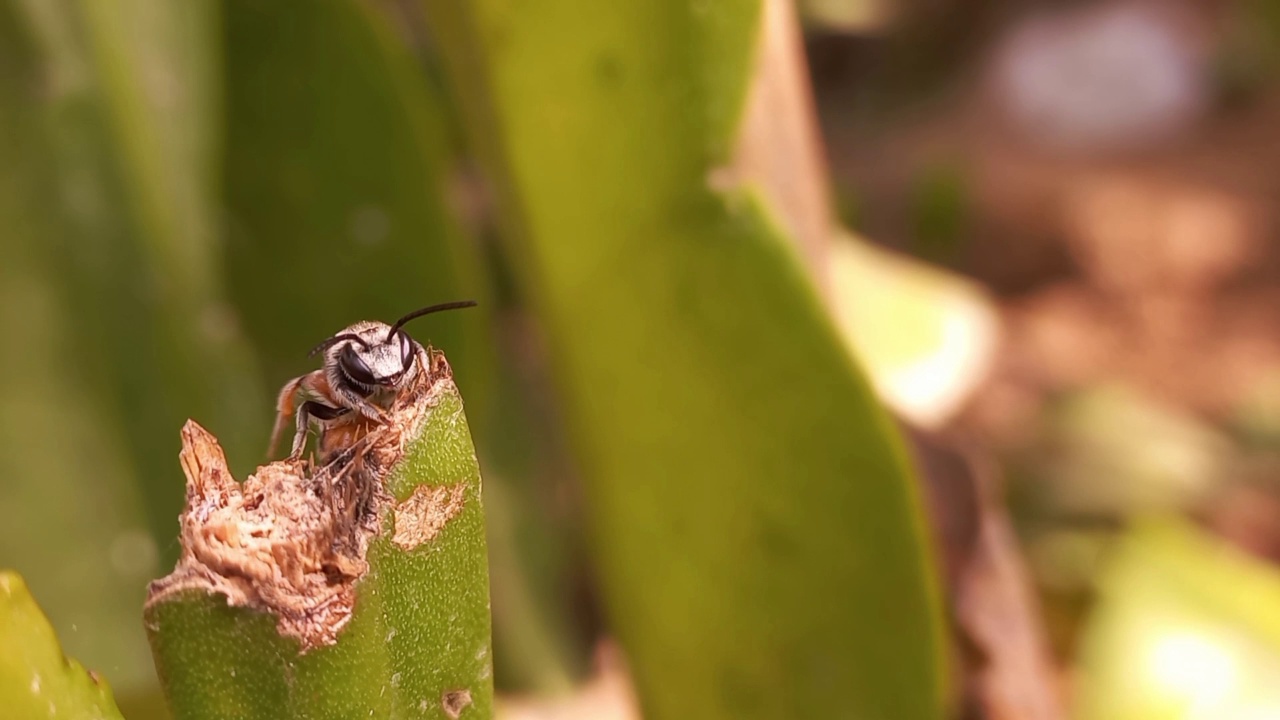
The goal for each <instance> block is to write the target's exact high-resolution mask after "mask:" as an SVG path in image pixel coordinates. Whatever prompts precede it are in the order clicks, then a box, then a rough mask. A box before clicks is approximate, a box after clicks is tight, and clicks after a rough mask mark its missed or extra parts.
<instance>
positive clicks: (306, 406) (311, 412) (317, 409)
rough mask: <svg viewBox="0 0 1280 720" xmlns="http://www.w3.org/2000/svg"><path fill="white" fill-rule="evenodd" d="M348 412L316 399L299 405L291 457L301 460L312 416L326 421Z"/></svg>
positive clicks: (291, 458)
mask: <svg viewBox="0 0 1280 720" xmlns="http://www.w3.org/2000/svg"><path fill="white" fill-rule="evenodd" d="M347 412H348V411H347V409H346V408H335V407H330V406H328V405H325V404H324V403H320V402H316V401H315V400H308V401H306V402H304V403H302V404H301V405H299V406H298V414H297V430H296V431H295V433H294V435H293V452H291V453H289V459H290V460H300V459H301V458H302V450H303V448H305V447H306V445H307V432H308V431H309V430H310V429H311V420H312V418H314V419H316V420H319V421H321V422H325V421H328V420H332V419H334V418H336V417H338V416H340V415H345V414H346V413H347Z"/></svg>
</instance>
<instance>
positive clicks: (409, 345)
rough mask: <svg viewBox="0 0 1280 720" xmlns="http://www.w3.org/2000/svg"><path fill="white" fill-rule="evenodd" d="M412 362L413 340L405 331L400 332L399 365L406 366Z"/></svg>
mask: <svg viewBox="0 0 1280 720" xmlns="http://www.w3.org/2000/svg"><path fill="white" fill-rule="evenodd" d="M411 362H413V340H412V339H411V338H410V337H409V336H408V335H406V334H405V333H403V332H402V333H400V367H402V368H406V369H407V368H408V367H409V363H411Z"/></svg>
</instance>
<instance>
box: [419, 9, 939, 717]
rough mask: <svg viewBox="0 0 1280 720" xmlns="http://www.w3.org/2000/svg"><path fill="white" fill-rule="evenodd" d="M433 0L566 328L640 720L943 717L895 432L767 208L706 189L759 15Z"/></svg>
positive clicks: (539, 306) (560, 345) (925, 569)
mask: <svg viewBox="0 0 1280 720" xmlns="http://www.w3.org/2000/svg"><path fill="white" fill-rule="evenodd" d="M427 7H428V9H429V11H430V12H431V20H432V23H433V25H434V27H435V29H436V31H437V32H436V37H437V38H438V40H439V42H440V43H441V45H442V46H444V48H445V50H446V56H447V57H448V59H449V61H450V68H451V71H452V78H453V86H454V87H455V89H456V92H457V93H458V95H459V97H460V98H461V99H462V104H463V105H464V106H465V107H466V108H467V109H468V111H469V112H470V113H471V117H470V126H471V128H472V131H473V133H474V135H475V139H476V141H477V145H478V147H479V148H480V150H481V152H482V153H483V154H484V156H485V158H486V161H487V165H488V168H489V171H490V173H491V175H492V177H493V179H494V180H495V183H496V185H497V191H498V196H499V197H500V198H501V200H502V202H503V205H502V209H503V211H504V213H505V214H506V220H507V222H508V226H509V230H510V234H511V239H512V241H513V243H512V247H513V252H514V254H515V257H516V259H517V260H516V262H515V263H514V266H515V267H516V268H517V270H518V271H519V272H520V273H521V277H520V279H521V280H522V282H523V285H524V288H525V290H526V291H527V292H528V294H529V297H530V299H531V301H532V304H533V307H534V308H535V309H536V311H537V312H538V315H539V319H540V320H541V322H542V325H543V327H544V328H545V329H546V331H547V333H548V335H549V338H550V344H551V349H552V351H553V357H554V358H555V361H556V367H555V372H556V376H557V380H558V381H559V386H560V388H561V390H562V394H563V399H564V404H565V407H566V414H567V417H568V420H569V422H570V424H571V432H572V435H573V440H574V441H575V444H576V450H577V452H578V457H579V460H580V462H581V465H582V469H583V474H584V477H585V479H586V481H587V491H588V493H587V494H588V500H589V503H590V507H589V512H590V520H591V525H592V529H593V535H594V538H593V540H594V542H593V548H594V550H595V551H596V560H597V564H598V575H599V577H600V580H601V581H602V583H603V590H604V600H605V602H606V604H607V610H608V614H609V617H610V619H611V621H612V625H613V628H614V629H615V631H616V632H617V633H618V635H619V637H620V639H621V640H622V642H623V645H624V646H625V649H626V650H627V653H628V657H629V660H630V663H631V667H632V669H633V671H634V674H635V679H636V682H637V686H638V690H639V694H640V698H641V702H642V704H643V706H644V711H645V714H646V717H651V718H657V719H658V720H663V719H665V718H686V717H697V718H777V717H883V718H895V720H897V719H901V720H915V719H922V720H923V719H926V718H936V717H939V715H940V714H941V704H942V700H941V681H940V666H941V662H940V659H939V648H940V646H941V640H940V637H939V635H940V622H939V612H938V601H937V598H936V596H935V594H934V589H933V581H932V575H931V569H930V568H929V565H928V563H927V558H926V548H925V542H924V537H923V532H922V524H923V523H922V520H921V516H920V509H919V503H918V500H917V498H916V497H915V490H914V485H913V481H912V479H911V475H910V473H909V470H908V468H907V465H906V462H905V460H904V458H903V453H902V450H901V447H900V441H899V439H898V438H897V436H896V434H895V433H894V431H893V429H892V427H891V426H890V424H889V422H888V420H887V418H886V416H885V414H884V413H883V412H882V411H881V409H880V408H879V407H878V406H877V404H876V402H875V400H874V398H873V396H872V394H871V392H870V390H869V388H868V386H867V383H866V382H865V380H864V379H863V378H862V376H861V374H860V373H859V372H858V370H857V369H856V367H855V366H854V364H853V362H852V361H851V359H850V357H849V355H848V354H847V352H846V350H845V349H844V348H843V347H842V345H841V342H840V339H839V337H838V335H837V333H836V332H835V330H834V329H833V328H832V326H831V323H830V321H829V320H828V318H827V317H826V316H825V314H824V312H823V310H822V307H821V305H820V303H819V302H818V299H817V297H816V295H815V292H814V290H813V288H812V287H811V286H810V284H809V282H808V280H807V279H806V277H805V276H804V274H803V272H802V270H801V269H800V267H799V264H798V261H797V258H796V257H795V256H794V255H793V252H792V251H791V249H790V245H789V243H788V242H787V241H786V238H784V237H783V236H782V235H781V234H780V232H779V230H778V229H777V226H776V225H775V223H774V221H773V219H772V218H771V215H770V208H769V207H768V205H767V202H766V201H763V200H762V199H761V198H760V197H758V196H757V194H756V192H755V191H754V189H753V188H752V187H749V186H748V187H745V188H738V189H734V190H724V189H717V188H713V187H712V185H713V179H714V178H718V177H721V176H723V175H724V173H723V172H722V171H723V170H724V169H725V164H726V163H728V162H729V161H730V158H729V157H728V156H727V155H728V152H729V151H730V149H731V148H732V147H733V146H734V142H733V134H734V128H735V127H736V124H737V118H738V116H739V114H740V112H741V109H742V107H743V95H744V93H745V92H746V88H747V87H748V85H749V84H750V80H751V78H750V75H749V69H750V67H751V62H750V59H751V48H752V46H753V45H754V43H755V38H756V32H757V30H758V28H757V25H758V21H759V14H760V6H759V3H755V2H739V3H706V2H677V1H675V0H665V1H660V2H653V1H652V0H621V1H620V2H609V3H600V2H586V1H585V0H547V1H546V2H541V3H537V4H532V5H531V4H520V3H511V2H505V1H503V0H476V1H475V2H471V3H466V4H458V3H448V2H431V1H429V2H427ZM730 174H731V173H730ZM714 184H715V185H717V186H718V185H720V183H718V182H717V183H714Z"/></svg>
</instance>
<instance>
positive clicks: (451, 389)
mask: <svg viewBox="0 0 1280 720" xmlns="http://www.w3.org/2000/svg"><path fill="white" fill-rule="evenodd" d="M414 407H418V408H420V409H421V410H422V412H425V413H426V415H425V420H422V421H421V425H420V426H417V428H416V429H411V430H406V432H408V433H409V439H408V440H407V443H408V445H407V449H405V450H404V454H403V456H401V457H400V458H399V459H398V460H396V461H395V462H394V463H393V464H392V465H391V466H390V468H389V470H388V472H387V475H386V476H385V477H380V478H375V477H374V476H367V475H359V476H355V477H354V480H355V484H354V485H353V486H351V487H354V488H356V490H357V491H358V490H359V489H360V488H364V487H367V485H365V483H377V482H381V483H382V488H381V489H382V490H383V491H384V492H385V493H386V496H385V497H384V496H380V495H375V496H373V497H374V500H373V501H372V502H373V503H374V507H375V508H377V510H376V513H375V515H374V518H375V519H374V521H373V526H372V528H371V529H369V530H368V532H370V533H371V534H372V535H371V537H368V538H367V539H368V548H369V549H368V554H367V556H364V557H363V558H362V560H363V561H366V562H367V567H366V568H364V569H363V570H361V571H359V574H358V576H357V577H355V578H354V579H351V580H348V579H346V577H345V576H344V578H343V579H342V580H341V581H333V580H332V576H333V574H334V573H335V572H340V570H335V569H334V566H332V565H322V562H331V561H332V560H333V558H332V556H329V555H320V556H317V555H316V552H322V553H323V552H325V551H327V550H328V549H330V548H332V547H335V545H334V544H333V543H332V542H331V540H332V539H333V538H334V537H346V536H345V535H341V534H335V535H332V536H329V535H324V536H323V537H324V540H325V541H324V542H318V543H314V544H308V543H311V541H312V539H313V536H310V535H307V534H305V533H303V532H302V531H301V530H299V528H303V527H307V525H306V524H307V523H311V522H313V520H314V518H315V517H317V513H318V512H319V510H320V508H319V507H318V506H313V505H314V504H316V503H320V504H325V503H328V502H330V501H331V500H332V498H325V499H323V500H317V499H315V498H316V494H315V493H316V488H317V487H328V486H329V485H328V483H330V482H332V483H334V485H333V487H338V486H339V485H338V483H339V482H340V477H339V478H338V479H335V478H334V477H332V476H326V477H327V479H323V480H320V481H319V484H318V485H313V484H312V481H311V479H310V478H307V477H304V476H303V474H301V473H299V471H298V470H297V469H296V468H297V466H294V465H291V464H289V463H286V462H280V463H274V464H272V465H271V466H268V467H264V468H260V469H259V470H258V472H257V473H256V474H255V476H256V477H257V478H259V479H261V478H266V477H274V478H280V477H284V476H287V478H286V480H287V481H288V482H291V483H297V484H296V485H295V486H294V489H293V490H292V491H291V492H296V493H297V494H296V495H292V496H290V495H288V494H281V492H280V491H279V490H278V487H279V486H278V485H276V484H275V483H276V481H275V480H272V481H269V482H268V483H267V485H265V486H262V487H264V489H263V492H264V493H265V494H264V495H263V496H260V497H259V499H258V500H257V501H256V502H255V503H254V505H253V509H254V510H256V509H257V508H269V509H274V508H289V507H292V508H294V509H295V510H297V509H298V508H299V507H300V506H293V505H289V503H292V502H306V503H312V505H307V506H306V507H305V508H301V510H299V511H298V512H296V513H294V514H290V513H289V512H277V511H274V510H272V511H269V512H267V513H266V514H264V515H252V516H251V515H248V514H240V515H235V516H233V517H235V518H237V520H236V523H237V524H236V525H235V527H236V528H243V529H241V530H237V531H236V532H241V533H244V534H245V535H247V534H248V533H249V532H255V533H269V532H272V530H270V529H269V528H282V527H283V528H291V530H290V531H289V532H287V533H284V534H280V535H270V536H269V537H270V538H271V541H270V543H269V545H270V548H269V549H268V550H267V551H266V552H267V555H268V556H269V557H271V558H272V560H271V562H272V563H273V564H274V563H276V561H277V559H278V558H293V559H295V560H300V561H301V562H302V565H301V566H300V565H295V564H290V563H289V562H288V561H286V560H279V564H278V565H273V566H274V567H275V572H276V573H278V574H279V576H286V577H287V576H290V575H291V573H292V572H293V571H292V570H291V569H290V568H298V567H303V566H305V567H304V569H302V570H297V572H298V573H299V577H302V574H304V573H305V574H313V575H315V584H314V585H312V586H311V587H317V588H321V590H319V591H317V592H320V593H328V592H329V588H331V587H338V588H339V590H338V591H336V592H337V593H338V594H337V595H332V594H322V595H307V596H305V597H304V598H303V601H302V602H301V604H297V603H295V604H293V605H291V606H290V607H291V608H292V610H293V611H294V612H296V613H297V614H296V615H288V614H276V612H277V611H272V612H269V611H267V610H266V609H264V607H263V603H264V602H267V601H265V600H263V598H267V597H280V596H281V593H282V592H283V591H281V590H279V588H280V587H281V586H283V584H284V581H283V580H280V579H279V577H277V575H271V580H270V581H267V582H258V583H256V584H253V585H251V586H246V585H245V584H244V583H245V582H247V581H246V578H248V577H250V575H251V573H250V572H249V571H246V570H244V568H246V567H252V563H253V562H254V558H256V557H259V556H257V555H254V554H253V553H252V552H251V550H252V548H253V547H254V546H253V543H252V542H251V541H245V542H243V543H241V542H239V541H237V540H234V539H231V540H227V542H226V545H225V546H220V547H226V548H233V549H237V550H236V554H235V555H234V557H235V558H238V562H235V563H225V564H216V565H208V564H204V565H188V564H187V563H188V562H193V561H191V558H194V557H205V556H201V555H199V554H198V553H197V552H195V551H194V549H193V548H194V547H195V546H194V543H195V542H202V540H201V538H205V537H208V534H209V533H215V534H216V533H217V532H218V531H219V530H221V529H226V528H229V527H231V525H220V524H216V523H215V522H213V521H211V520H209V519H208V518H214V519H217V518H220V517H225V516H224V515H220V514H219V513H220V510H218V509H213V510H210V508H212V507H213V506H206V505H203V504H201V505H199V506H198V507H197V506H195V505H192V506H189V507H188V510H187V513H188V514H187V521H185V522H184V555H183V560H182V561H181V562H180V564H179V566H178V569H177V570H176V571H175V573H174V574H173V575H171V576H170V577H169V578H166V579H165V580H162V581H160V582H158V583H157V584H156V585H153V590H152V598H151V600H150V601H149V602H148V608H147V613H146V615H147V627H148V630H149V632H150V637H151V642H152V648H153V652H154V654H155V660H156V668H157V670H158V672H159V674H160V677H161V681H162V683H163V684H164V686H165V691H166V694H167V696H168V698H169V700H170V704H171V707H172V709H173V711H174V717H175V718H177V719H178V720H185V719H188V718H229V717H234V718H242V719H244V720H252V719H253V718H271V719H273V720H275V719H282V718H312V719H317V720H318V719H322V718H352V717H422V718H449V719H450V720H456V718H459V717H461V718H487V717H489V716H490V713H491V706H492V694H493V680H492V669H491V668H492V665H491V662H492V658H491V653H490V643H489V593H488V568H487V557H486V550H485V540H484V515H483V510H482V508H481V497H480V485H481V482H480V471H479V464H478V463H477V461H476V457H475V451H474V450H473V448H472V445H471V436H470V431H469V430H468V427H467V421H466V417H465V415H464V414H463V412H462V399H461V398H460V397H459V396H458V392H457V388H456V387H455V386H454V384H453V381H452V379H451V378H448V377H445V378H444V379H441V380H438V381H436V382H435V383H434V384H433V385H432V389H431V390H430V392H429V394H427V395H426V396H425V399H424V400H422V401H421V402H420V403H419V404H416V405H415V406H414ZM401 427H407V426H405V425H401ZM202 433H203V431H202V430H199V429H198V428H196V429H192V426H189V427H188V429H187V430H184V441H185V445H186V447H187V450H186V451H184V452H185V453H186V454H185V455H184V460H183V462H184V467H186V468H187V470H188V473H189V474H191V473H193V471H192V466H193V461H192V459H191V458H192V455H191V453H192V452H205V453H206V454H205V455H204V459H202V460H200V461H199V462H198V466H199V467H204V468H212V470H211V471H209V472H207V473H200V472H196V473H194V474H192V475H191V477H190V480H191V482H192V483H193V485H192V489H191V490H190V493H191V495H190V496H191V497H193V498H195V499H196V500H195V501H194V502H198V503H204V502H205V501H206V500H208V499H209V498H213V502H214V503H215V504H217V503H220V502H223V501H224V498H226V497H229V496H238V495H239V494H240V492H241V489H242V488H243V489H244V490H243V491H244V492H245V493H250V492H253V490H251V488H254V487H255V485H253V483H254V482H255V480H253V479H251V480H248V481H246V483H245V484H244V485H243V486H239V485H235V483H234V481H231V482H232V485H235V487H234V489H233V488H232V486H225V487H223V488H221V489H219V490H214V491H212V492H213V494H212V495H202V492H203V491H202V490H201V488H202V485H201V483H202V482H203V483H205V485H204V486H203V487H206V488H208V487H211V486H212V485H214V484H215V483H216V482H219V481H217V480H216V478H219V477H223V478H225V473H224V471H225V464H224V461H223V459H222V457H221V451H220V450H218V449H217V446H216V442H215V441H212V438H211V437H208V436H207V434H203V435H202ZM202 437H207V438H208V440H207V441H206V440H200V438H202ZM201 443H204V445H203V447H205V448H206V450H204V451H199V450H196V451H193V450H192V448H198V447H201V446H202V445H201ZM210 445H211V447H212V449H207V448H208V447H209V446H210ZM373 456H374V455H372V454H371V455H369V456H368V457H373ZM377 457H384V456H382V455H377ZM210 458H212V460H210ZM360 467H367V465H363V464H361V465H360ZM348 470H351V467H350V466H349V467H348ZM320 472H324V471H320ZM355 472H359V471H355ZM271 473H274V475H272V474H271ZM198 478H203V480H199V479H198ZM221 482H226V481H225V480H223V481H221ZM273 488H277V489H273ZM343 497H345V496H343ZM299 498H305V499H304V500H299ZM231 502H234V498H233V500H232V501H231ZM236 507H238V508H239V510H237V512H240V513H249V512H252V511H253V510H245V509H244V506H236ZM325 507H328V506H327V505H325ZM334 507H337V506H336V505H335V506H334ZM333 517H348V516H346V515H342V514H341V513H339V514H336V515H334V516H333ZM251 519H252V522H250V520H251ZM326 522H327V521H326ZM246 523H247V524H246ZM290 523H298V524H296V525H294V524H290ZM250 525H251V526H252V530H249V529H248V528H249V527H250ZM311 527H316V526H311ZM318 527H319V528H320V531H321V532H325V533H327V532H336V531H334V530H332V528H333V527H336V526H330V525H325V524H321V525H319V526H318ZM187 528H196V529H197V530H196V532H187ZM415 531H416V532H417V533H419V534H417V535H415V534H414V533H415ZM282 532H283V531H282ZM290 533H291V534H290ZM219 537H222V536H219ZM226 537H232V538H234V537H236V536H235V535H234V533H233V534H232V535H228V536H226ZM240 537H243V535H241V536H240ZM245 548H248V549H247V550H243V552H241V549H245ZM290 548H302V550H296V552H297V554H296V555H290V554H288V553H289V552H291V551H290ZM308 548H310V549H308ZM316 548H321V550H320V551H317V550H316ZM219 557H222V558H229V557H232V555H220V556H219ZM337 567H338V568H341V567H342V565H341V564H338V565H337ZM190 568H197V570H198V572H197V576H198V577H199V578H205V579H207V578H210V577H214V576H216V582H215V584H214V585H212V586H210V585H208V584H207V581H206V580H202V581H200V582H197V583H191V582H189V579H190V577H191V575H189V574H184V573H185V571H186V570H188V569H190ZM307 568H309V569H307ZM211 571H212V572H214V574H215V575H214V576H210V575H209V573H210V572H211ZM334 582H339V584H338V585H336V586H335V585H334ZM347 582H351V583H353V589H352V592H353V593H354V605H353V606H349V607H351V608H352V611H351V614H350V616H349V621H348V622H346V623H345V625H343V624H341V623H337V624H334V620H333V618H335V617H339V616H341V615H342V613H343V611H342V610H340V609H334V608H340V607H343V605H342V603H343V602H346V601H345V600H343V599H342V597H343V596H342V595H341V593H342V592H345V589H344V588H346V587H348V586H346V585H341V583H347ZM211 587H213V588H220V589H219V590H211V589H210V588H211ZM246 587H252V590H251V591H249V590H245V588H246ZM228 588H230V589H228ZM272 593H275V594H274V595H273V594H272ZM232 596H234V597H235V598H236V599H235V601H234V602H229V600H228V598H230V597H232ZM334 597H337V598H338V600H335V601H333V602H329V600H332V599H333V598H334ZM322 598H323V599H322ZM299 617H303V618H304V619H303V620H298V618H299ZM289 618H292V619H293V621H295V622H293V624H292V625H289V627H290V628H293V630H292V631H291V632H290V633H286V632H285V630H284V628H285V627H286V624H287V623H288V622H289ZM298 628H302V630H298ZM317 628H318V629H319V632H320V633H321V634H323V633H330V636H331V637H330V638H329V639H327V640H326V639H324V638H321V639H319V640H317V639H316V638H317V637H318V636H317V635H316V634H315V633H316V632H317V630H316V629H317ZM334 628H338V629H337V630H336V631H334Z"/></svg>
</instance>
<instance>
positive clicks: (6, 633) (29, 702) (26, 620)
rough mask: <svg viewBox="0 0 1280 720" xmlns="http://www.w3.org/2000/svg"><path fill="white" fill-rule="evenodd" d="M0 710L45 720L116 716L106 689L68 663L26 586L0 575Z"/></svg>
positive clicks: (15, 578) (104, 719) (7, 714)
mask: <svg viewBox="0 0 1280 720" xmlns="http://www.w3.org/2000/svg"><path fill="white" fill-rule="evenodd" d="M0 648H4V651H3V652H0V707H3V708H4V714H5V717H10V718H48V719H49V720H110V719H111V718H119V717H120V711H119V710H117V709H116V706H115V703H114V701H112V699H111V689H110V688H108V687H107V684H106V683H105V682H104V681H103V680H102V679H101V678H99V677H98V676H96V675H94V674H92V673H88V672H85V669H84V668H83V667H81V666H80V664H79V663H77V662H75V661H74V660H68V659H67V658H65V657H64V656H63V655H62V650H61V648H59V647H58V638H57V637H56V636H55V635H54V633H53V628H52V627H51V626H50V625H49V621H48V620H47V619H45V616H44V614H43V613H41V612H40V608H39V607H38V606H37V605H36V601H35V600H34V599H33V598H32V597H31V594H30V593H29V592H27V585H26V583H24V582H23V581H22V577H21V576H19V575H18V574H17V573H13V572H8V571H0Z"/></svg>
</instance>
